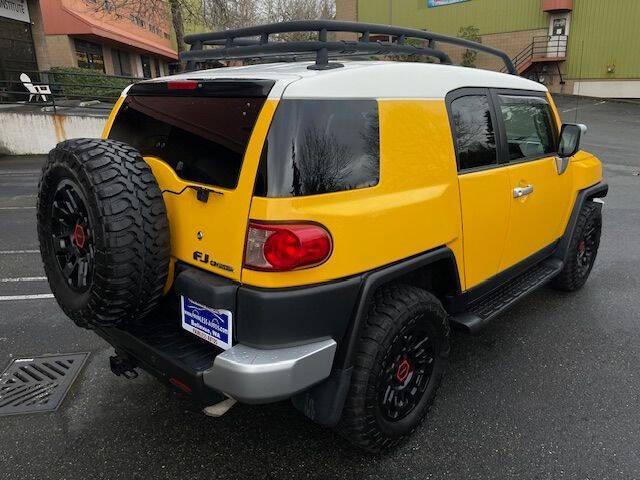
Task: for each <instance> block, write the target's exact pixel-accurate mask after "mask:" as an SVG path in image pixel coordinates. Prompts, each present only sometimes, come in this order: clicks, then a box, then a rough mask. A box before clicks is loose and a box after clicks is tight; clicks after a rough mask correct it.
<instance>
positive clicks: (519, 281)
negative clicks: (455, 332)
mask: <svg viewBox="0 0 640 480" xmlns="http://www.w3.org/2000/svg"><path fill="white" fill-rule="evenodd" d="M562 266H563V263H562V261H560V260H558V259H555V258H551V259H548V260H545V261H543V262H540V263H539V264H537V265H535V266H534V267H531V268H530V269H529V270H527V271H526V272H524V273H522V274H520V275H519V276H517V277H515V278H513V279H512V280H509V281H508V282H507V283H505V284H504V285H502V286H500V287H498V288H497V289H495V290H493V291H492V292H491V293H489V294H487V295H485V296H484V297H482V298H480V299H478V300H477V301H475V302H474V303H471V304H470V306H469V308H468V310H467V311H466V312H463V313H460V314H457V315H454V316H453V317H452V318H451V323H452V324H453V325H454V326H455V327H457V328H460V329H462V330H466V331H467V332H469V333H471V334H473V335H475V334H477V333H478V332H479V331H480V330H481V329H482V327H484V326H485V325H486V324H487V323H489V322H490V321H491V320H493V319H494V318H495V317H496V316H498V315H499V314H500V313H502V312H504V311H505V310H506V309H508V308H509V307H511V306H512V305H513V304H514V303H516V302H517V301H518V300H521V299H522V298H524V297H525V296H527V295H528V294H529V293H531V292H533V291H535V290H537V289H538V288H540V287H541V286H543V285H544V284H546V283H548V282H549V281H551V280H552V279H553V278H554V277H555V276H556V275H557V274H558V273H560V271H561V270H562Z"/></svg>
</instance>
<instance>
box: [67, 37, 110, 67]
mask: <svg viewBox="0 0 640 480" xmlns="http://www.w3.org/2000/svg"><path fill="white" fill-rule="evenodd" d="M73 41H74V44H75V48H76V58H77V59H78V67H80V68H88V69H91V70H99V71H101V72H104V57H103V56H102V45H98V44H96V43H91V42H86V41H84V40H77V39H74V40H73Z"/></svg>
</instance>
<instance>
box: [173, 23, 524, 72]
mask: <svg viewBox="0 0 640 480" xmlns="http://www.w3.org/2000/svg"><path fill="white" fill-rule="evenodd" d="M303 32H307V33H316V34H317V40H308V41H293V42H283V41H271V38H270V37H271V36H272V35H279V34H287V33H303ZM329 32H340V33H352V34H356V35H357V40H355V41H330V40H329V39H328V33H329ZM372 35H376V36H387V37H389V39H390V41H380V40H374V41H371V36H372ZM408 39H419V40H426V41H427V45H426V47H420V46H411V45H409V44H407V40H408ZM184 40H185V43H187V44H188V45H191V49H190V50H189V51H188V52H183V53H181V54H180V57H181V59H182V60H186V61H187V69H190V68H193V66H194V63H195V62H197V61H206V60H229V59H232V58H234V59H239V58H260V57H272V56H273V55H279V56H287V54H289V55H293V56H296V55H298V54H300V53H303V52H304V53H315V55H316V63H315V65H312V66H310V67H309V68H312V69H328V68H336V67H340V66H342V65H340V64H336V63H330V62H329V58H330V55H329V54H330V53H333V54H334V56H335V54H340V53H344V54H349V55H352V54H357V53H362V54H370V55H375V54H403V55H419V56H429V57H434V58H437V59H438V60H440V62H441V63H449V64H450V63H451V59H450V58H449V56H448V55H447V54H446V53H445V52H443V51H442V50H440V49H438V48H437V47H436V43H443V44H449V45H454V46H458V47H463V48H468V49H471V50H476V51H479V52H485V53H488V54H490V55H494V56H497V57H499V58H500V59H501V60H502V61H503V62H504V64H505V67H506V70H507V71H508V72H509V73H511V74H513V75H517V71H516V69H515V67H514V65H513V62H512V61H511V58H509V56H508V55H507V54H506V53H504V52H503V51H501V50H498V49H495V48H492V47H488V46H486V45H482V44H479V43H476V42H472V41H470V40H465V39H463V38H457V37H450V36H447V35H442V34H438V33H433V32H428V31H424V30H417V29H411V28H403V27H394V26H388V25H377V24H371V23H358V22H342V21H334V20H298V21H291V22H281V23H272V24H267V25H259V26H255V27H247V28H239V29H234V30H225V31H220V32H210V33H197V34H193V35H187V36H185V39H184ZM207 47H213V48H207Z"/></svg>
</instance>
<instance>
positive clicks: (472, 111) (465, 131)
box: [451, 95, 498, 170]
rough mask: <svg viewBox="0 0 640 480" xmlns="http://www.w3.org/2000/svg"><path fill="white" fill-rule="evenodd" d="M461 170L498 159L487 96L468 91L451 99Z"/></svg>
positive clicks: (487, 163)
mask: <svg viewBox="0 0 640 480" xmlns="http://www.w3.org/2000/svg"><path fill="white" fill-rule="evenodd" d="M451 114H452V116H453V124H454V126H455V142H456V150H457V152H458V164H459V169H460V170H465V169H470V168H479V167H486V166H489V165H495V164H497V163H498V155H497V149H496V135H495V131H494V129H493V119H492V115H491V108H490V106H489V99H488V98H487V96H486V95H468V96H464V97H460V98H456V99H455V100H454V101H453V102H451Z"/></svg>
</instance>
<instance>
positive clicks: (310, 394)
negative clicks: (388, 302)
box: [292, 247, 461, 427]
mask: <svg viewBox="0 0 640 480" xmlns="http://www.w3.org/2000/svg"><path fill="white" fill-rule="evenodd" d="M443 260H445V261H449V262H451V268H453V272H454V278H455V282H456V286H455V288H456V293H458V294H459V293H460V292H461V286H460V277H459V274H458V268H457V263H456V260H455V256H454V254H453V251H452V250H451V249H450V248H449V247H439V248H436V249H433V250H429V251H427V252H424V253H421V254H419V255H416V256H414V257H411V258H408V259H406V260H403V261H400V262H398V263H394V264H391V265H387V266H384V267H381V268H379V269H376V270H372V271H370V272H367V273H365V274H363V275H362V283H361V287H360V294H359V295H358V300H357V301H356V305H355V307H354V311H353V314H352V319H351V322H350V324H349V327H348V329H347V332H346V333H345V335H344V337H343V341H342V342H341V345H340V346H339V349H338V351H337V353H336V358H335V359H334V363H333V369H332V371H331V375H330V376H329V378H328V379H327V380H325V381H323V382H322V383H320V384H318V385H315V386H314V387H312V388H311V389H309V390H307V391H305V392H302V393H300V394H298V395H296V396H294V397H293V398H292V401H293V404H294V406H295V407H296V408H297V409H298V410H300V411H301V412H302V413H304V414H305V415H306V416H307V417H309V418H310V419H311V420H313V421H314V422H316V423H319V424H321V425H325V426H328V427H334V426H336V425H337V424H338V422H339V420H340V417H341V416H342V409H343V407H344V402H345V399H346V397H347V393H348V392H349V387H350V385H351V372H352V369H353V356H354V352H355V349H356V345H357V341H358V338H359V332H360V330H361V328H362V324H363V322H364V317H365V315H366V314H367V308H368V305H369V303H370V302H371V300H372V298H373V295H374V293H375V292H376V290H377V289H378V288H380V287H381V286H383V285H385V284H387V283H390V282H393V281H394V280H396V279H398V278H400V277H402V276H404V275H406V274H408V273H411V272H413V271H415V270H418V269H420V268H424V267H427V266H429V265H431V264H434V263H436V262H440V261H443Z"/></svg>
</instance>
